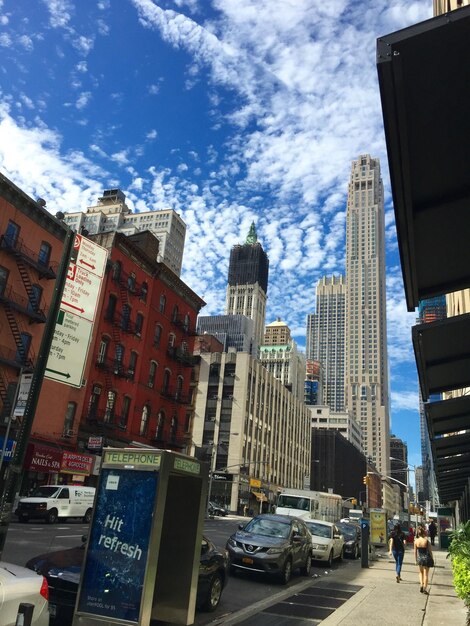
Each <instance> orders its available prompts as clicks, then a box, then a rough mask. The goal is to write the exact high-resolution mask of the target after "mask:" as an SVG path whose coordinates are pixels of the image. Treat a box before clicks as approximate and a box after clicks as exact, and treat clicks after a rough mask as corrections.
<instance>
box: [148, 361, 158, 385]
mask: <svg viewBox="0 0 470 626" xmlns="http://www.w3.org/2000/svg"><path fill="white" fill-rule="evenodd" d="M157 367H158V366H157V363H156V362H155V361H150V368H149V377H148V382H147V386H148V387H155V376H156V375H157Z"/></svg>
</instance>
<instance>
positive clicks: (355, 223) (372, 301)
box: [345, 155, 390, 475]
mask: <svg viewBox="0 0 470 626" xmlns="http://www.w3.org/2000/svg"><path fill="white" fill-rule="evenodd" d="M346 284H347V289H346V332H345V338H346V350H345V356H346V359H345V360H346V364H345V370H346V371H345V379H346V380H345V384H346V389H345V398H346V407H347V409H348V410H349V411H350V412H351V414H352V415H353V416H354V417H355V418H356V420H357V421H358V422H359V424H360V425H361V427H362V433H363V438H364V439H363V449H364V453H365V454H366V455H367V456H369V457H371V459H372V461H373V463H375V465H376V467H377V468H378V470H379V472H380V473H381V474H382V475H388V473H389V468H390V459H389V457H390V454H389V448H390V417H389V388H388V358H387V319H386V299H385V224H384V192H383V184H382V178H381V175H380V163H379V160H378V159H373V158H371V157H370V156H369V155H362V156H361V157H359V159H358V160H357V161H353V163H352V168H351V178H350V181H349V190H348V204H347V211H346Z"/></svg>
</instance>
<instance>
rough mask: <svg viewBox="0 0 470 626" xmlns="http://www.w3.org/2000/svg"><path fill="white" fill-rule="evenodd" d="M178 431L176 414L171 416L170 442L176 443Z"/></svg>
mask: <svg viewBox="0 0 470 626" xmlns="http://www.w3.org/2000/svg"><path fill="white" fill-rule="evenodd" d="M177 432H178V420H177V418H176V415H173V417H172V418H171V429H170V442H171V443H176V433H177Z"/></svg>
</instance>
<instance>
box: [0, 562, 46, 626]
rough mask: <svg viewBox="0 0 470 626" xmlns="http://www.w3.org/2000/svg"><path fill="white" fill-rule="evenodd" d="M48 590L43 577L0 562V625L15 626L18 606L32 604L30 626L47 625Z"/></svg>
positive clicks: (24, 568)
mask: <svg viewBox="0 0 470 626" xmlns="http://www.w3.org/2000/svg"><path fill="white" fill-rule="evenodd" d="M48 599H49V589H48V584H47V580H46V579H45V578H44V576H38V575H37V574H36V573H34V572H32V571H31V570H30V569H26V567H21V566H20V565H13V564H12V563H6V562H5V561H0V624H1V625H2V626H15V624H16V623H17V622H16V618H17V615H18V605H19V604H21V603H22V602H26V603H28V604H34V611H33V621H32V624H31V626H48V624H49V603H48Z"/></svg>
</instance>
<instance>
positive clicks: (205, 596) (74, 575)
mask: <svg viewBox="0 0 470 626" xmlns="http://www.w3.org/2000/svg"><path fill="white" fill-rule="evenodd" d="M84 557H85V544H83V545H81V546H77V547H76V548H71V549H69V550H58V551H56V552H48V553H46V554H40V555H39V556H36V557H34V558H32V559H30V560H29V561H28V562H27V563H26V567H28V568H29V569H32V570H34V571H35V572H37V573H38V574H42V575H43V576H45V578H46V579H47V582H48V583H49V612H50V626H71V625H72V621H73V612H74V609H75V601H76V598H77V592H78V585H79V582H80V572H81V569H82V564H83V559H84ZM228 565H229V560H228V555H227V553H226V552H225V550H224V551H220V550H218V549H217V548H216V547H215V545H214V544H213V543H212V541H210V540H209V539H207V537H203V538H202V544H201V557H200V563H199V580H198V587H197V600H196V604H197V607H198V609H201V610H203V611H214V610H215V609H216V608H217V606H218V604H219V602H220V598H221V595H222V590H223V588H224V587H225V585H226V583H227V580H228Z"/></svg>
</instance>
